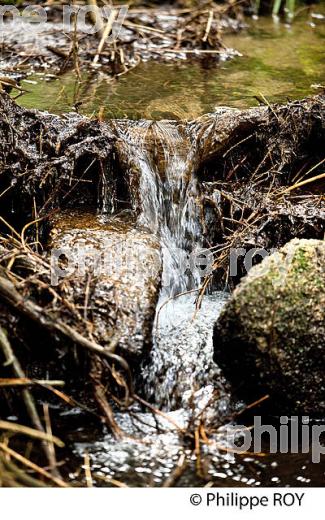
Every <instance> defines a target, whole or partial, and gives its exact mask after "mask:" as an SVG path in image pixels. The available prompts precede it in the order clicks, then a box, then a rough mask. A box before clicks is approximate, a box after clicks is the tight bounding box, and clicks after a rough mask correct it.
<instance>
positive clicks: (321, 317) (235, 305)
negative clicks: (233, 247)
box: [214, 239, 325, 416]
mask: <svg viewBox="0 0 325 520" xmlns="http://www.w3.org/2000/svg"><path fill="white" fill-rule="evenodd" d="M324 287H325V241H322V240H298V239H294V240H292V241H291V242H289V243H287V244H286V245H285V246H284V247H283V248H282V249H280V250H279V251H278V252H276V253H274V254H272V255H271V256H268V257H267V258H265V259H264V260H263V261H262V262H261V263H260V264H259V265H257V266H255V267H253V268H252V269H251V270H250V271H249V273H248V275H247V276H246V277H245V278H244V279H243V280H242V281H241V283H240V284H239V286H238V287H237V289H236V290H235V291H234V293H233V296H232V298H231V299H230V301H229V303H228V304H227V305H226V307H225V309H224V310H223V312H222V314H221V315H220V317H219V319H218V321H217V323H216V325H215V328H214V360H215V361H216V363H217V364H218V365H219V366H220V367H221V368H222V369H223V371H224V374H225V376H226V377H227V378H228V379H229V380H230V382H231V383H232V385H233V386H234V388H235V389H236V391H237V393H238V395H239V396H240V397H242V398H244V399H245V400H247V401H254V400H256V399H258V398H259V397H261V396H262V395H264V394H270V396H271V401H270V406H271V408H272V411H273V412H274V413H280V414H281V413H283V414H293V413H298V414H300V413H301V414H309V415H312V416H319V415H323V414H324V413H325V312H324V309H325V289H324Z"/></svg>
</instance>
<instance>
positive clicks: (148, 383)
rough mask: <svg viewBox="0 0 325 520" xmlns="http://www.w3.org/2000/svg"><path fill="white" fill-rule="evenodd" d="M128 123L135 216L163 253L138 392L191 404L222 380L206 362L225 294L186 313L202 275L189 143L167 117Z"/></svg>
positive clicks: (160, 401)
mask: <svg viewBox="0 0 325 520" xmlns="http://www.w3.org/2000/svg"><path fill="white" fill-rule="evenodd" d="M117 128H118V127H117ZM134 130H135V131H134V132H132V131H131V132H130V131H129V133H128V135H127V139H125V137H126V136H125V132H124V130H123V145H124V146H127V151H126V152H125V156H126V157H127V158H128V163H129V168H131V169H132V170H134V169H135V170H136V171H137V172H138V175H139V199H140V200H139V205H140V208H141V209H140V215H139V219H138V223H139V225H142V226H145V227H146V228H149V229H150V231H151V232H152V233H155V234H157V235H158V236H159V239H160V243H161V249H162V255H163V275H162V289H161V294H160V298H159V302H158V306H157V315H156V322H155V326H154V332H153V343H154V345H153V349H152V352H151V355H150V360H149V361H148V362H147V363H146V365H145V367H144V368H143V372H142V376H143V381H144V391H145V396H146V398H148V399H150V400H151V401H154V402H155V404H156V405H158V406H160V407H163V408H164V409H165V410H166V411H170V410H175V409H179V408H188V407H189V403H190V402H191V406H193V400H195V406H196V407H197V408H198V409H200V408H201V407H203V406H206V403H207V401H208V400H209V399H212V397H213V395H214V392H215V389H216V386H217V382H218V383H220V380H221V376H220V373H219V370H218V367H217V366H216V365H215V364H214V363H213V361H212V330H213V323H214V321H215V320H216V317H217V314H218V310H219V309H221V308H222V305H223V303H224V301H225V296H224V295H223V294H220V293H219V294H218V295H214V296H213V297H207V298H206V299H205V301H204V303H203V307H202V309H201V310H200V312H199V314H198V317H197V319H195V320H193V315H194V313H195V298H196V294H197V290H198V289H199V287H200V282H201V275H202V271H201V269H200V266H199V265H198V264H199V260H198V259H199V256H200V253H201V252H202V239H201V236H202V232H201V226H200V206H199V203H198V201H199V200H200V192H199V183H198V181H197V178H196V175H195V162H196V161H195V159H196V149H195V147H194V146H193V144H192V143H190V141H189V140H188V139H187V137H186V135H184V134H183V132H182V127H181V126H179V125H176V124H175V123H173V122H169V121H160V122H150V121H149V122H148V121H144V122H139V123H137V124H136V126H135V128H134ZM222 384H223V383H222ZM220 402H221V401H220ZM223 404H224V403H223Z"/></svg>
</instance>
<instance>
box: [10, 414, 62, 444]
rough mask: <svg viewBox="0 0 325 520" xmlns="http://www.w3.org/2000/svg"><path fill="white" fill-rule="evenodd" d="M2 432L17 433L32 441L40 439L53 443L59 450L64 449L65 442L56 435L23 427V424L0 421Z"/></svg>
mask: <svg viewBox="0 0 325 520" xmlns="http://www.w3.org/2000/svg"><path fill="white" fill-rule="evenodd" d="M0 430H4V431H7V432H12V433H17V434H19V435H26V436H27V437H31V438H32V439H38V440H40V441H45V442H51V443H53V444H55V445H56V446H57V447H58V448H64V442H62V441H61V440H60V439H58V438H57V437H55V436H54V435H48V434H47V433H45V432H40V431H38V430H35V429H34V428H30V427H29V426H23V425H22V424H16V423H12V422H9V421H3V420H1V419H0Z"/></svg>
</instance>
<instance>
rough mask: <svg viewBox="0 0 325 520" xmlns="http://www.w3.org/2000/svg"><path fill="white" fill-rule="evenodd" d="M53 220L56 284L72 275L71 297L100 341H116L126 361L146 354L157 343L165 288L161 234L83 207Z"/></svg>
mask: <svg viewBox="0 0 325 520" xmlns="http://www.w3.org/2000/svg"><path fill="white" fill-rule="evenodd" d="M51 224H52V231H51V253H52V281H53V284H57V283H60V284H61V288H63V284H64V280H65V279H69V281H70V282H71V283H69V284H67V289H66V290H68V291H73V294H70V300H69V301H71V300H72V301H74V302H75V305H76V307H77V309H78V310H79V312H80V314H81V315H82V316H83V317H84V319H85V320H86V322H88V327H89V330H90V332H91V334H92V336H93V337H94V339H95V340H96V341H97V342H98V343H99V344H101V345H103V346H110V345H112V344H116V348H117V352H120V353H121V354H122V355H123V356H125V357H126V358H127V359H131V360H132V359H139V358H141V357H142V356H143V355H144V354H145V353H146V351H147V350H148V349H149V348H150V346H151V343H152V326H153V322H154V317H155V311H156V304H157V299H158V295H159V290H160V280H161V269H162V263H161V255H160V245H159V242H158V240H157V238H156V237H155V236H153V235H151V234H149V233H147V232H146V231H143V230H141V229H138V228H136V227H135V226H134V224H133V223H132V222H130V221H129V220H128V221H123V220H122V219H119V218H116V217H115V218H109V219H107V220H106V221H105V219H104V217H98V216H96V215H95V214H90V213H86V212H81V211H69V212H67V211H66V212H62V213H60V214H59V215H58V216H57V217H55V218H52V223H51ZM61 255H62V256H61ZM60 258H62V259H64V260H65V262H63V263H61V262H60Z"/></svg>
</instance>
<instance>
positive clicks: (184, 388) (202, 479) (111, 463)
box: [19, 19, 325, 486]
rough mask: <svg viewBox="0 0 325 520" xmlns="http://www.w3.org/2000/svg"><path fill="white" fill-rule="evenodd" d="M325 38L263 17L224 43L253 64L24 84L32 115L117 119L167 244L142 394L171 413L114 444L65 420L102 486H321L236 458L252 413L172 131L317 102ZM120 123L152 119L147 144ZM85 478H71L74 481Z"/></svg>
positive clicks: (298, 474)
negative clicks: (231, 430)
mask: <svg viewBox="0 0 325 520" xmlns="http://www.w3.org/2000/svg"><path fill="white" fill-rule="evenodd" d="M310 22H313V20H310ZM314 22H315V23H316V20H315V21H314ZM323 36H324V24H323V25H322V24H320V23H319V24H316V27H312V26H311V25H307V24H306V20H298V21H297V22H296V23H295V24H294V25H293V26H292V27H290V28H288V27H285V26H284V25H281V24H274V23H273V22H272V20H269V19H268V20H266V19H262V20H260V21H256V22H252V23H251V27H250V28H249V30H248V31H247V32H245V33H244V34H242V35H239V36H238V35H236V36H227V37H226V38H225V43H226V45H227V46H229V47H233V48H235V49H237V50H238V51H239V52H240V53H241V54H242V55H243V56H242V57H238V58H236V59H234V60H232V61H229V62H226V63H222V64H221V65H220V66H218V67H217V68H216V67H215V65H214V67H213V68H211V67H208V66H207V67H205V66H202V65H198V64H195V63H186V62H184V64H181V65H177V66H176V65H175V64H173V65H171V64H163V65H162V64H158V63H143V64H141V65H139V66H138V67H137V68H136V69H135V70H134V71H133V72H131V73H130V74H128V75H127V76H126V77H125V78H121V80H120V81H119V82H118V83H115V82H112V81H111V80H110V81H108V79H107V78H105V77H103V76H101V75H97V74H96V75H95V74H92V75H91V74H89V75H85V77H83V80H82V82H78V81H76V79H75V75H74V74H73V73H66V74H65V75H63V76H62V77H60V78H58V79H55V80H53V79H52V80H49V78H48V77H46V75H37V74H34V75H33V76H31V77H29V78H28V81H27V82H23V84H24V86H25V87H26V88H27V89H28V90H29V92H28V93H27V94H25V95H24V96H22V97H21V98H20V99H19V103H21V104H22V105H24V106H25V107H28V108H31V107H33V108H36V107H37V108H39V109H46V110H49V111H51V112H55V113H61V112H64V111H68V110H71V109H72V107H73V106H74V105H75V104H76V103H82V104H81V105H80V112H81V113H84V114H86V115H92V114H95V113H97V112H98V110H99V109H100V107H102V106H103V107H104V108H105V116H106V118H109V119H112V118H114V119H115V118H116V122H115V132H116V135H117V136H118V138H119V139H120V140H121V146H124V147H125V156H127V157H128V167H129V168H132V169H135V170H136V171H138V172H140V189H139V192H140V197H141V208H142V209H141V213H140V215H139V217H138V221H137V224H136V225H137V226H139V227H140V228H144V229H145V230H146V231H149V232H150V233H152V234H153V235H155V236H156V237H158V238H159V241H160V245H161V251H162V258H163V274H162V288H161V291H160V297H159V301H158V305H157V312H156V318H155V323H154V330H153V347H152V351H151V353H150V355H149V356H148V359H146V360H145V361H144V363H143V366H142V367H141V370H140V376H139V377H140V381H141V384H139V381H138V382H137V384H138V387H139V386H141V395H142V396H143V398H144V399H146V400H147V401H149V402H150V403H151V404H152V405H153V406H155V407H157V408H158V409H159V410H161V411H162V412H163V415H162V416H155V415H154V414H152V413H150V412H148V411H144V409H143V408H141V407H140V406H139V405H138V404H134V405H132V407H131V409H130V410H129V411H128V412H117V413H116V420H117V423H118V424H119V426H120V427H121V428H122V429H123V431H124V432H125V434H126V436H125V437H124V438H123V439H122V440H116V439H114V438H113V436H112V435H111V434H110V433H108V432H106V431H104V432H103V431H102V430H100V429H99V428H95V427H94V426H93V425H92V424H91V423H88V424H87V423H85V420H84V416H83V412H82V411H81V410H80V409H73V410H71V411H69V412H66V411H64V412H62V413H61V416H62V419H63V418H70V423H71V428H70V430H69V431H68V432H67V433H66V437H67V440H68V442H69V445H70V446H71V448H72V450H73V453H74V456H75V458H76V461H78V463H79V465H80V460H82V459H83V458H84V456H85V454H88V455H89V458H90V466H91V471H92V473H93V474H94V475H95V476H96V481H97V482H102V483H103V485H129V486H161V485H164V484H165V483H166V481H167V482H168V479H169V478H170V477H171V476H172V475H173V472H174V470H175V467H177V465H178V464H183V465H184V467H183V469H182V472H181V475H180V477H179V479H178V481H177V485H180V486H195V485H202V484H206V483H211V484H212V485H215V486H235V485H236V486H238V485H241V486H263V485H268V486H288V485H290V486H301V485H306V486H307V485H314V486H315V485H320V484H321V483H323V478H324V472H323V471H322V468H321V467H320V465H318V466H317V465H315V464H312V463H311V461H310V459H309V456H308V455H301V454H299V455H290V456H289V455H280V454H277V455H270V454H265V456H263V457H262V456H261V457H259V456H255V455H252V454H244V455H240V454H236V453H235V454H234V453H231V452H228V451H227V443H226V440H225V435H224V424H226V423H227V422H229V420H230V417H232V415H233V413H234V412H236V411H239V410H241V409H242V407H243V403H238V402H234V401H233V398H232V396H231V394H230V391H229V388H228V385H227V382H226V381H225V380H224V378H223V376H222V374H221V371H220V370H219V368H218V366H217V365H215V363H213V361H212V353H213V344H212V331H213V324H214V323H215V321H216V320H217V318H218V315H219V313H220V312H221V310H222V308H223V306H224V305H225V303H226V301H227V299H228V294H227V293H226V292H222V291H218V292H214V293H212V294H209V295H207V296H206V297H205V298H204V300H203V303H202V307H201V308H200V309H199V310H198V311H197V312H196V309H195V300H196V295H197V290H198V289H199V287H200V283H201V280H202V277H203V275H204V273H202V269H201V267H200V265H199V262H198V265H197V264H195V265H194V267H193V265H191V268H189V267H188V263H187V262H188V255H189V254H191V253H193V252H195V251H196V252H197V254H200V252H202V244H201V242H200V236H201V234H202V233H201V229H200V224H199V221H200V219H199V211H200V210H199V207H198V204H197V199H198V195H199V192H198V190H199V187H198V183H197V181H196V178H195V167H194V166H193V163H194V162H195V161H194V154H195V150H193V146H192V143H190V142H189V141H188V140H187V139H186V136H184V135H181V134H180V133H179V132H178V130H177V129H176V127H175V126H173V125H172V124H170V123H168V121H164V120H165V119H167V118H169V119H182V118H188V119H191V118H194V117H197V116H198V115H201V114H204V113H206V112H209V111H213V109H214V107H215V106H216V105H218V106H219V105H227V106H229V105H230V106H234V107H240V108H243V107H248V106H252V105H256V103H257V101H256V99H255V98H254V96H261V94H262V95H264V96H265V97H266V98H267V100H268V101H270V102H274V101H286V98H287V97H290V98H299V97H304V96H305V95H308V94H312V93H313V92H314V90H313V88H312V87H311V85H312V84H317V83H321V82H322V81H324V79H323V78H324V73H325V63H324V59H323V58H324V56H323V41H322V38H323ZM306 42H308V43H306ZM44 83H46V89H44ZM122 118H129V119H135V120H138V119H140V118H146V119H147V121H144V120H143V121H139V122H137V123H136V124H137V125H138V126H140V127H141V129H142V134H141V133H139V132H137V133H135V135H136V136H137V137H136V138H135V137H134V136H133V134H132V131H130V132H128V133H127V134H126V133H125V127H124V125H123V122H121V121H119V120H118V119H122ZM148 119H151V121H148ZM152 120H154V121H152ZM148 133H150V135H151V139H152V140H153V141H154V142H155V145H156V146H155V150H154V152H153V151H152V150H149V149H148V148H146V146H145V136H146V135H147V134H148ZM139 135H142V137H141V138H139ZM200 422H201V423H203V424H204V427H205V428H209V429H210V431H211V435H210V437H209V439H210V442H209V443H205V444H202V445H201V446H200V456H198V453H197V451H195V450H194V447H193V439H189V438H186V435H184V434H182V433H180V430H182V429H184V430H189V431H194V430H195V427H196V426H197V425H198V424H200ZM175 423H176V424H177V427H175ZM184 461H186V463H185V462H184ZM185 464H186V465H185ZM76 465H77V462H76ZM82 478H83V477H82V476H81V475H80V472H78V471H77V470H75V468H72V469H71V473H70V479H71V480H72V481H75V482H76V483H78V482H80V481H82Z"/></svg>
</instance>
